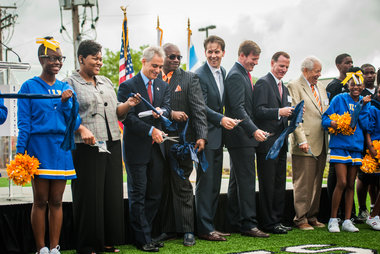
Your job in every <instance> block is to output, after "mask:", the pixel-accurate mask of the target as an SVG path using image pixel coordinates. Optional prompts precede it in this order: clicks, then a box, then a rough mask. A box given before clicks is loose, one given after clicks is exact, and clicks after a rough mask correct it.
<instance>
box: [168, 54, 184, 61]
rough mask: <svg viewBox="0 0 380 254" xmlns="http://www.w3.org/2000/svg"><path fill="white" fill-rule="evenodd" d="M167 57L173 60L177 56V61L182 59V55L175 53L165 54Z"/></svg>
mask: <svg viewBox="0 0 380 254" xmlns="http://www.w3.org/2000/svg"><path fill="white" fill-rule="evenodd" d="M167 57H169V59H170V60H174V59H176V58H177V60H178V61H181V59H182V56H180V55H175V54H172V55H170V56H167Z"/></svg>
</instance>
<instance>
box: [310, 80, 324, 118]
mask: <svg viewBox="0 0 380 254" xmlns="http://www.w3.org/2000/svg"><path fill="white" fill-rule="evenodd" d="M310 87H311V91H312V92H313V95H314V98H315V100H316V101H317V104H318V107H319V109H320V110H321V112H323V109H322V104H321V100H320V99H319V96H318V93H317V91H316V90H315V85H311V86H310Z"/></svg>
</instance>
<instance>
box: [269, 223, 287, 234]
mask: <svg viewBox="0 0 380 254" xmlns="http://www.w3.org/2000/svg"><path fill="white" fill-rule="evenodd" d="M268 232H269V233H272V234H287V233H288V231H286V230H285V229H284V228H282V227H281V226H280V225H277V226H275V227H273V228H271V229H269V230H268Z"/></svg>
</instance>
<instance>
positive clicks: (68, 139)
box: [0, 93, 80, 151]
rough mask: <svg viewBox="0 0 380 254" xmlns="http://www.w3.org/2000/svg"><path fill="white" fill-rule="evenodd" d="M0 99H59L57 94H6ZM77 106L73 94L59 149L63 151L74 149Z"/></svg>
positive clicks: (0, 96)
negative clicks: (68, 117)
mask: <svg viewBox="0 0 380 254" xmlns="http://www.w3.org/2000/svg"><path fill="white" fill-rule="evenodd" d="M0 98H6V99H54V98H61V95H57V94H22V93H8V94H0ZM78 111H79V104H78V100H77V97H76V95H75V93H73V105H72V108H71V112H70V119H69V121H68V123H67V126H66V130H65V137H64V139H63V142H62V144H61V148H62V149H63V150H65V151H69V150H74V149H75V140H74V131H75V130H76V129H77V128H78V127H79V124H80V119H78V121H77V118H78Z"/></svg>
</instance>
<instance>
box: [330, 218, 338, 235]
mask: <svg viewBox="0 0 380 254" xmlns="http://www.w3.org/2000/svg"><path fill="white" fill-rule="evenodd" d="M327 228H328V230H329V232H330V233H339V232H340V229H339V222H338V219H337V218H330V220H329V224H328V226H327Z"/></svg>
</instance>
